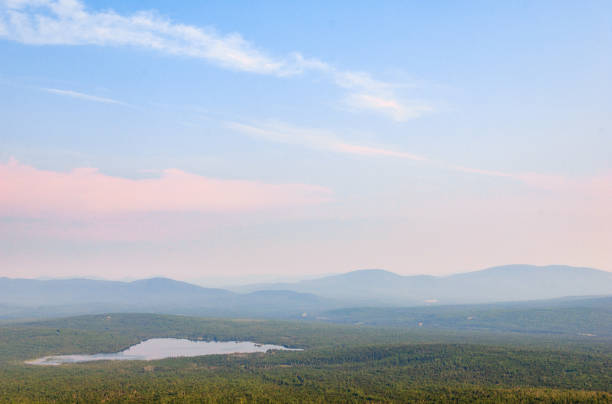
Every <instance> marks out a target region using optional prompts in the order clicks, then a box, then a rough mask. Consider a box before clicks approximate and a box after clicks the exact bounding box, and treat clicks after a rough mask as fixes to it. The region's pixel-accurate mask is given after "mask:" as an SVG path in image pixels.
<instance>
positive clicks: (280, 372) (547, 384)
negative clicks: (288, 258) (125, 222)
mask: <svg viewBox="0 0 612 404" xmlns="http://www.w3.org/2000/svg"><path fill="white" fill-rule="evenodd" d="M152 337H183V338H188V339H193V340H206V341H215V340H217V341H229V340H242V341H254V342H259V343H274V344H279V345H284V346H287V347H296V348H303V349H304V350H303V351H295V352H288V351H270V352H267V353H256V354H233V355H210V356H199V357H192V358H172V359H164V360H157V361H99V362H88V363H79V364H67V365H61V366H32V365H27V364H25V363H24V361H25V360H28V359H33V358H37V357H40V356H44V355H52V354H70V353H97V352H117V351H120V350H122V349H124V348H127V347H128V346H130V345H133V344H135V343H137V342H140V341H143V340H146V339H148V338H152ZM610 342H611V341H610V340H609V339H607V338H603V337H602V338H597V337H595V338H593V337H591V338H589V337H584V336H575V337H569V336H563V335H561V336H560V335H555V334H517V333H510V332H506V333H501V332H493V333H491V332H482V331H480V332H479V331H471V330H456V331H449V330H439V329H423V328H398V327H389V328H384V327H372V326H368V325H361V326H360V325H354V324H352V325H337V324H325V323H318V322H298V321H278V320H248V319H206V318H196V317H186V316H171V315H156V314H105V315H94V316H80V317H71V318H63V319H55V320H46V321H35V322H12V323H4V324H3V325H1V326H0V402H3V403H29V402H38V403H64V402H80V403H88V402H125V403H148V402H157V403H183V402H187V403H206V402H228V403H233V402H262V403H265V402H296V403H297V402H319V403H323V402H342V403H346V402H380V403H383V402H432V401H442V402H449V401H450V402H458V403H463V402H465V403H468V402H483V403H484V402H486V403H495V402H516V403H522V402H558V403H570V402H591V403H605V402H610V401H612V344H610Z"/></svg>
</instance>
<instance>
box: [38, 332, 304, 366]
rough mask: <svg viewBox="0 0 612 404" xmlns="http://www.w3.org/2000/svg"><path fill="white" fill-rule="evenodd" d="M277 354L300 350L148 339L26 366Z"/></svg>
mask: <svg viewBox="0 0 612 404" xmlns="http://www.w3.org/2000/svg"><path fill="white" fill-rule="evenodd" d="M270 350H279V351H301V349H292V348H286V347H283V346H280V345H267V344H256V343H254V342H248V341H224V342H218V341H191V340H188V339H177V338H152V339H148V340H146V341H143V342H141V343H139V344H136V345H133V346H131V347H129V348H128V349H126V350H124V351H121V352H116V353H100V354H93V355H56V356H45V357H43V358H38V359H34V360H30V361H26V363H27V364H29V365H61V364H63V363H78V362H90V361H105V360H144V361H149V360H155V359H164V358H178V357H183V356H201V355H219V354H221V355H223V354H234V353H252V352H267V351H270Z"/></svg>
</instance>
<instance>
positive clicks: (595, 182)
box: [226, 121, 612, 198]
mask: <svg viewBox="0 0 612 404" xmlns="http://www.w3.org/2000/svg"><path fill="white" fill-rule="evenodd" d="M226 126H227V127H228V128H230V129H232V130H236V131H238V132H241V133H244V134H246V135H249V136H253V137H256V138H259V139H265V140H269V141H273V142H279V143H286V144H294V145H300V146H304V147H308V148H311V149H317V150H327V151H331V152H335V153H342V154H351V155H361V156H370V157H391V158H400V159H407V160H412V161H417V162H420V163H422V164H427V165H429V166H431V167H437V168H442V169H445V170H449V171H454V172H459V173H466V174H473V175H481V176H487V177H496V178H503V179H508V180H511V181H517V182H520V183H523V184H525V185H528V186H530V187H533V188H538V189H543V190H552V191H559V190H569V189H572V190H576V191H585V192H586V191H588V192H589V193H591V194H594V193H596V192H600V193H601V195H606V196H608V197H609V198H610V197H612V180H611V178H612V177H610V176H607V177H601V178H586V179H572V178H568V177H565V176H561V175H547V174H541V173H534V172H521V173H513V172H505V171H499V170H488V169H482V168H475V167H467V166H463V165H458V164H454V163H450V162H446V161H442V160H437V159H435V158H431V157H425V156H421V155H418V154H414V153H410V152H406V151H401V150H395V149H391V148H387V147H380V146H367V145H360V144H355V143H351V142H347V141H344V140H341V138H340V136H338V135H337V134H336V133H334V132H333V131H329V130H325V129H312V128H301V127H296V126H291V125H288V124H286V123H282V122H276V121H271V122H263V123H248V124H246V123H241V122H227V123H226Z"/></svg>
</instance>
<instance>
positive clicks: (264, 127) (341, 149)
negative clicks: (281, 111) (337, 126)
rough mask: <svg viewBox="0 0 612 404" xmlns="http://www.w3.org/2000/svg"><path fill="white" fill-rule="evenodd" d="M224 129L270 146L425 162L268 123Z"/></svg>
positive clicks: (326, 134)
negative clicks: (273, 144)
mask: <svg viewBox="0 0 612 404" xmlns="http://www.w3.org/2000/svg"><path fill="white" fill-rule="evenodd" d="M226 125H227V127H229V128H230V129H233V130H236V131H239V132H242V133H244V134H247V135H249V136H253V137H257V138H261V139H266V140H270V141H273V142H280V143H287V144H296V145H301V146H305V147H309V148H313V149H318V150H328V151H332V152H336V153H343V154H353V155H364V156H386V157H399V158H405V159H409V160H416V161H426V160H427V158H426V157H423V156H419V155H416V154H412V153H407V152H402V151H396V150H391V149H385V148H380V147H371V146H364V145H358V144H353V143H347V142H345V141H343V140H340V139H339V137H338V136H336V134H335V133H333V132H330V131H327V130H323V129H308V128H298V127H295V126H290V125H286V124H283V123H279V122H268V123H263V124H244V123H239V122H228V123H227V124H226Z"/></svg>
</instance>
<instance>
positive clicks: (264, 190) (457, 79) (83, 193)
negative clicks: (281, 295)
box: [0, 0, 612, 281]
mask: <svg viewBox="0 0 612 404" xmlns="http://www.w3.org/2000/svg"><path fill="white" fill-rule="evenodd" d="M611 72H612V3H610V2H609V1H606V0H604V1H590V0H588V1H584V2H575V1H558V0H556V1H513V2H490V1H466V2H454V1H437V2H421V1H387V2H369V1H351V2H342V1H339V2H323V1H311V2H301V3H296V2H283V1H265V2H225V1H207V2H199V1H182V2H166V1H146V2H125V1H79V0H0V276H8V277H28V278H30V277H72V276H87V277H103V278H109V279H125V278H143V277H150V276H167V277H171V278H174V279H184V280H204V281H206V280H207V279H208V280H213V279H264V278H266V279H268V278H270V277H276V278H279V279H289V278H299V277H312V276H317V275H320V274H329V273H340V272H346V271H350V270H355V269H362V268H384V269H387V270H390V271H393V272H396V273H399V274H405V275H409V274H434V275H445V274H451V273H457V272H465V271H470V270H477V269H482V268H486V267H490V266H494V265H502V264H511V263H528V264H536V265H546V264H567V265H577V266H590V267H595V268H599V269H603V270H612V98H611V96H610V94H612V73H611Z"/></svg>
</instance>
